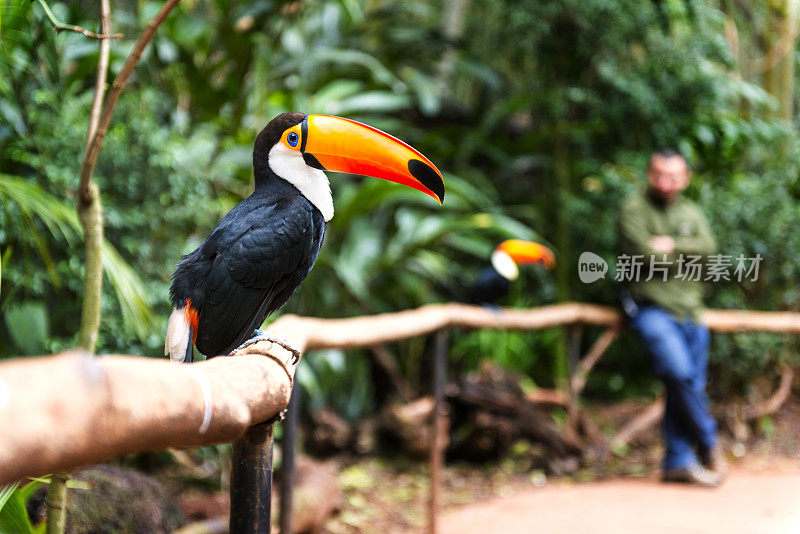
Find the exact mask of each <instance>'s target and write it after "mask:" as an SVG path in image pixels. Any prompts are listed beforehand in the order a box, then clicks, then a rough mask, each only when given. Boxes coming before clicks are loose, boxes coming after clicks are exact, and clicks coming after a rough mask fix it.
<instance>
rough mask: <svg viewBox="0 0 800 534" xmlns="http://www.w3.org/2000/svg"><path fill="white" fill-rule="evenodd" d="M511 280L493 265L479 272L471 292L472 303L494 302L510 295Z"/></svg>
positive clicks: (470, 299) (470, 301) (470, 300)
mask: <svg viewBox="0 0 800 534" xmlns="http://www.w3.org/2000/svg"><path fill="white" fill-rule="evenodd" d="M510 287H511V282H509V280H508V279H507V278H505V277H504V276H503V275H501V274H500V273H498V272H497V270H496V269H495V268H494V267H492V266H489V267H486V268H485V269H483V270H481V272H479V273H478V276H477V278H476V279H475V282H474V283H473V284H472V288H471V289H470V294H469V303H470V304H494V303H496V302H497V301H498V300H500V299H502V298H503V297H505V296H506V295H508V290H509V288H510Z"/></svg>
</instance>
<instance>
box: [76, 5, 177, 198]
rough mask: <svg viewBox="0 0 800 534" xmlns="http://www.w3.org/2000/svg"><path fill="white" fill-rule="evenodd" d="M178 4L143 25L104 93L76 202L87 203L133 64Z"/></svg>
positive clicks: (162, 7) (165, 7)
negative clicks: (103, 103)
mask: <svg viewBox="0 0 800 534" xmlns="http://www.w3.org/2000/svg"><path fill="white" fill-rule="evenodd" d="M178 2H180V0H167V2H165V3H164V5H163V6H161V9H159V10H158V13H156V16H155V17H153V20H151V21H150V22H149V23H148V24H147V27H146V28H145V29H144V32H142V35H141V36H140V37H139V40H138V41H136V44H135V45H134V47H133V50H131V53H130V54H129V55H128V59H126V60H125V64H124V65H123V66H122V70H121V71H120V73H119V74H117V77H116V78H114V83H113V84H112V85H111V89H110V90H109V91H108V96H107V97H106V101H105V105H104V106H103V112H102V114H101V115H100V121H99V122H98V124H97V130H96V131H95V133H94V135H93V136H92V139H91V141H90V142H89V143H88V145H87V147H86V152H85V153H84V155H83V163H82V164H81V178H80V183H79V184H78V196H79V201H82V202H85V203H87V204H88V203H89V202H90V201H91V192H90V190H89V182H90V181H91V180H92V175H93V174H94V168H95V165H96V164H97V156H98V155H99V154H100V147H101V146H102V144H103V139H104V138H105V136H106V131H107V130H108V125H109V123H110V122H111V115H112V114H113V113H114V107H115V106H116V105H117V100H119V95H120V93H121V92H122V90H123V89H124V88H125V84H126V83H127V82H128V78H129V77H130V75H131V73H132V72H133V69H134V67H136V64H137V63H139V60H140V59H141V57H142V53H143V52H144V49H145V48H146V47H147V45H148V44H149V43H150V40H151V39H152V38H153V35H154V34H155V33H156V30H157V29H158V27H159V26H160V25H161V23H162V22H164V19H166V18H167V15H169V13H170V11H172V10H173V9H174V8H175V6H176V5H178Z"/></svg>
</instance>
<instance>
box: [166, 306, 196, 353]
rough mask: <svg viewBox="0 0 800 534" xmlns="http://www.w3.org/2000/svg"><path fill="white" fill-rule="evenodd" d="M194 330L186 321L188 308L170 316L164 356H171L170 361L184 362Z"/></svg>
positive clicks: (175, 311) (174, 312)
mask: <svg viewBox="0 0 800 534" xmlns="http://www.w3.org/2000/svg"><path fill="white" fill-rule="evenodd" d="M191 335H192V328H191V326H190V325H189V321H188V320H187V319H186V308H178V309H177V310H174V311H173V312H172V315H170V316H169V324H168V325H167V338H166V341H165V343H164V355H167V354H169V357H170V359H172V360H174V361H176V362H182V361H184V357H185V356H186V350H187V347H188V346H189V336H191Z"/></svg>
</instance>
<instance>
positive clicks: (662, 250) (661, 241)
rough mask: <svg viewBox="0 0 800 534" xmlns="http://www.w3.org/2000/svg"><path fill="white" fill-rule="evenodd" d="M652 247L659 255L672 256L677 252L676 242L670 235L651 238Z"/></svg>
mask: <svg viewBox="0 0 800 534" xmlns="http://www.w3.org/2000/svg"><path fill="white" fill-rule="evenodd" d="M650 246H651V247H652V248H653V250H655V251H656V252H658V253H659V254H671V253H672V251H673V250H675V240H674V239H672V237H671V236H668V235H654V236H653V237H651V238H650Z"/></svg>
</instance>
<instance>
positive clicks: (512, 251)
mask: <svg viewBox="0 0 800 534" xmlns="http://www.w3.org/2000/svg"><path fill="white" fill-rule="evenodd" d="M497 248H498V249H499V250H502V251H503V252H505V253H506V254H508V255H509V256H511V259H512V260H514V263H516V264H517V265H524V264H526V263H538V264H539V265H542V266H544V267H545V268H546V269H552V268H553V267H554V266H555V264H556V258H555V256H554V255H553V251H552V250H550V249H549V248H547V247H546V246H544V245H540V244H539V243H534V242H533V241H525V240H523V239H508V240H506V241H503V242H502V243H500V244H499V245H498V246H497Z"/></svg>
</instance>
